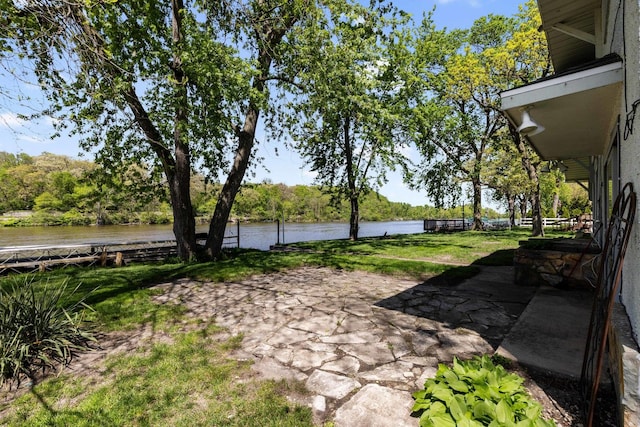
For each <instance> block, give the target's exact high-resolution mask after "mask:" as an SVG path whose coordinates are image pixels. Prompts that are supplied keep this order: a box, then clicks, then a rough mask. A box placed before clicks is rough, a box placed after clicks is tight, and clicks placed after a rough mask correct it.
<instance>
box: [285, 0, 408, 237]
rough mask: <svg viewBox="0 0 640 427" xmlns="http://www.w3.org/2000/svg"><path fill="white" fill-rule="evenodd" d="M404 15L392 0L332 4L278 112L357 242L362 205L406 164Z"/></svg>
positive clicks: (406, 62) (406, 59) (406, 50)
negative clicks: (344, 211) (345, 208)
mask: <svg viewBox="0 0 640 427" xmlns="http://www.w3.org/2000/svg"><path fill="white" fill-rule="evenodd" d="M407 23H408V16H406V15H404V14H401V13H400V12H398V11H397V10H396V9H395V8H394V7H393V6H392V5H391V4H389V2H385V1H372V2H371V5H370V7H365V6H362V5H359V4H356V3H353V4H339V3H335V2H334V3H333V5H332V13H331V14H330V15H328V16H327V19H326V21H324V23H323V27H324V29H323V31H320V32H318V33H317V34H316V35H315V37H316V43H317V44H316V46H314V51H313V52H310V51H306V52H300V55H301V57H304V60H305V61H306V67H304V69H303V70H302V71H301V73H300V74H299V75H298V79H297V81H296V84H295V85H293V86H292V88H291V91H292V93H293V96H292V97H291V100H290V102H289V103H288V111H287V113H286V114H283V116H282V117H283V122H285V123H287V129H290V130H291V133H290V134H289V137H290V140H291V145H292V146H293V148H294V149H296V150H297V151H298V152H299V153H300V154H301V156H302V157H303V159H304V160H305V161H306V164H307V166H308V167H309V168H310V170H311V171H312V172H314V173H315V174H316V177H315V180H316V182H317V183H318V184H320V185H321V187H322V188H323V190H324V191H325V192H327V193H329V194H331V195H332V196H333V199H334V201H335V202H340V201H343V200H347V201H348V203H349V207H350V215H349V238H350V239H351V240H357V239H358V228H359V221H360V202H361V200H362V198H363V197H364V196H365V195H366V194H367V193H368V192H369V191H371V190H372V189H376V188H378V187H379V186H381V185H383V184H384V182H386V174H387V172H388V171H389V170H391V169H395V168H403V167H404V164H405V163H406V159H405V158H404V156H403V154H402V153H403V150H402V147H403V144H405V139H406V138H405V137H404V136H403V135H404V133H405V132H404V125H403V121H404V114H403V112H405V110H406V107H405V106H406V98H407V97H406V92H407V86H406V82H405V80H404V79H403V76H404V75H406V74H407V72H406V70H405V68H406V66H407V64H408V58H409V55H408V44H407V37H408V32H407V31H406V27H405V26H406V25H407Z"/></svg>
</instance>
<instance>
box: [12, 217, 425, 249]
mask: <svg viewBox="0 0 640 427" xmlns="http://www.w3.org/2000/svg"><path fill="white" fill-rule="evenodd" d="M279 225H280V226H279V227H278V224H277V223H241V224H240V226H239V230H240V234H239V239H240V244H239V246H240V247H241V248H252V249H260V250H268V249H269V247H270V246H271V245H274V244H276V243H293V242H302V241H311V240H333V239H346V238H348V237H349V224H348V223H343V222H320V223H288V222H287V223H280V224H279ZM207 231H208V225H207V224H203V225H199V226H198V227H197V228H196V232H198V233H206V232H207ZM422 231H423V223H422V221H380V222H373V221H371V222H368V221H367V222H361V223H360V236H361V237H373V236H383V235H384V234H385V233H386V234H414V233H421V232H422ZM237 233H238V225H237V224H228V226H227V232H226V235H227V236H233V237H236V238H237V237H238V234H237ZM173 239H174V235H173V229H172V225H171V224H156V225H105V226H99V227H96V226H66V227H51V226H40V227H36V226H33V227H3V228H0V249H1V248H6V247H16V246H25V245H56V244H65V245H71V244H97V243H102V244H115V243H123V242H135V241H147V242H149V241H162V240H173ZM236 242H237V239H228V241H227V243H228V245H229V246H237V243H236Z"/></svg>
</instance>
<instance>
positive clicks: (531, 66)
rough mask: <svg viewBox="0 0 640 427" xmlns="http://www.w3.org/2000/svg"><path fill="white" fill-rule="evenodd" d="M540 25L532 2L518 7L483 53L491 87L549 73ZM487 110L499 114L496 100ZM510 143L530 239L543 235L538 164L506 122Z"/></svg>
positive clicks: (517, 83) (511, 85) (503, 86)
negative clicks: (522, 177)
mask: <svg viewBox="0 0 640 427" xmlns="http://www.w3.org/2000/svg"><path fill="white" fill-rule="evenodd" d="M541 25H542V21H541V19H540V13H539V11H538V7H537V5H536V2H535V0H527V1H526V2H525V3H524V4H523V5H521V6H520V10H519V12H518V13H517V14H516V15H515V16H514V18H513V20H512V27H511V28H510V30H509V34H508V37H506V38H505V39H504V42H503V43H502V44H500V45H498V46H495V47H494V48H492V49H490V50H488V51H487V52H486V56H487V57H488V60H489V63H490V64H492V66H491V68H490V69H488V74H489V76H490V78H491V81H492V82H493V84H494V85H495V86H496V87H497V88H498V89H499V90H500V91H504V90H507V89H511V88H514V87H517V86H522V85H524V84H527V83H531V82H532V81H535V80H536V79H539V78H542V77H545V76H546V75H548V74H549V73H550V72H551V59H550V57H549V51H548V48H547V42H546V38H545V35H544V33H543V32H541V31H539V28H540V26H541ZM490 107H491V108H492V109H494V110H496V111H500V103H499V101H498V100H496V102H494V103H492V104H490ZM505 123H506V126H507V131H508V134H509V135H510V139H511V142H512V143H513V146H514V147H515V149H516V151H517V152H518V154H519V160H520V162H521V164H522V168H523V170H524V171H525V173H526V175H527V177H528V179H529V181H530V184H529V185H530V186H531V188H532V191H531V192H530V193H529V194H530V196H529V203H530V205H531V213H532V222H533V228H532V235H533V236H542V235H544V228H543V226H542V204H541V196H540V167H539V166H540V160H539V158H538V156H537V154H536V153H535V152H534V151H533V148H532V147H531V145H530V144H529V143H528V141H527V140H526V139H525V138H524V137H523V136H522V135H521V134H519V133H518V131H517V130H516V128H515V127H514V126H513V124H511V123H509V122H507V121H506V118H505Z"/></svg>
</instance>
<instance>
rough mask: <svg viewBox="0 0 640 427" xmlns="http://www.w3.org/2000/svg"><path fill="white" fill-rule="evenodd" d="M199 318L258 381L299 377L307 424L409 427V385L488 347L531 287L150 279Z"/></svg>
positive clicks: (506, 275) (415, 386) (285, 276)
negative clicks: (233, 347) (247, 363)
mask: <svg viewBox="0 0 640 427" xmlns="http://www.w3.org/2000/svg"><path fill="white" fill-rule="evenodd" d="M158 287H160V288H163V289H164V290H165V292H164V293H163V294H162V295H159V296H158V297H156V298H157V299H158V300H159V301H160V302H169V303H170V302H180V303H181V304H184V305H186V306H187V307H188V309H189V311H190V313H191V314H192V315H194V316H197V317H198V318H201V319H203V320H204V321H215V322H216V324H218V325H221V326H223V327H226V328H228V330H229V333H230V334H234V335H235V334H242V335H243V337H244V339H243V341H242V344H241V349H240V350H238V351H237V352H236V353H235V355H234V356H235V357H237V358H239V359H244V360H251V361H253V362H254V363H253V369H254V370H255V372H256V374H257V375H260V376H261V377H264V378H272V379H287V380H295V381H300V382H302V383H304V384H305V385H306V387H307V389H308V390H310V391H311V393H312V396H311V397H310V398H309V399H308V402H305V403H307V404H309V405H311V406H312V408H313V411H314V417H315V421H316V423H318V424H322V423H323V422H324V421H334V423H335V425H336V426H337V427H340V426H367V427H369V426H377V427H385V426H389V427H402V426H417V425H418V419H417V418H412V417H411V416H410V411H411V407H412V405H413V399H412V398H411V393H412V392H414V391H416V390H419V389H421V388H422V387H423V384H424V381H425V380H426V378H428V377H432V376H434V374H435V372H436V369H437V366H438V363H450V362H451V361H452V359H453V356H454V355H455V356H458V357H460V358H467V357H471V356H473V355H479V354H483V353H492V352H493V351H494V350H495V349H496V348H497V347H498V346H499V345H500V343H501V342H502V341H503V339H504V338H505V336H506V334H507V333H508V332H509V331H510V330H511V328H512V326H513V325H514V324H515V322H516V321H517V320H518V318H519V316H520V314H521V313H522V312H523V310H524V309H525V307H527V304H528V303H529V301H530V300H531V298H532V297H533V295H534V294H535V292H536V288H530V287H520V286H514V284H513V270H512V268H511V267H482V271H481V272H480V274H478V275H476V276H475V277H473V278H471V279H468V280H466V281H465V282H463V283H461V284H459V285H457V286H446V285H441V284H437V283H430V282H429V281H427V282H426V283H422V284H418V283H416V281H411V280H399V279H396V278H391V277H386V276H381V275H376V274H369V273H362V272H345V271H335V270H331V269H327V268H312V267H306V268H301V269H296V270H293V271H287V272H282V273H273V274H268V275H259V276H255V277H253V278H249V279H246V280H242V281H238V282H225V283H202V284H198V285H197V286H195V285H194V283H193V282H192V281H178V282H173V283H166V284H162V285H159V286H158Z"/></svg>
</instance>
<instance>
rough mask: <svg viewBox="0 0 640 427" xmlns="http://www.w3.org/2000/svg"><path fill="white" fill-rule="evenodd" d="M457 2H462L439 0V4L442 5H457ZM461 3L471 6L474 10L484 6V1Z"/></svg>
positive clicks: (458, 0) (472, 0)
mask: <svg viewBox="0 0 640 427" xmlns="http://www.w3.org/2000/svg"><path fill="white" fill-rule="evenodd" d="M456 2H460V0H438V3H440V4H449V3H456ZM461 3H466V4H468V5H469V6H471V7H474V8H477V7H481V6H482V1H481V0H464V1H463V2H461Z"/></svg>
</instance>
